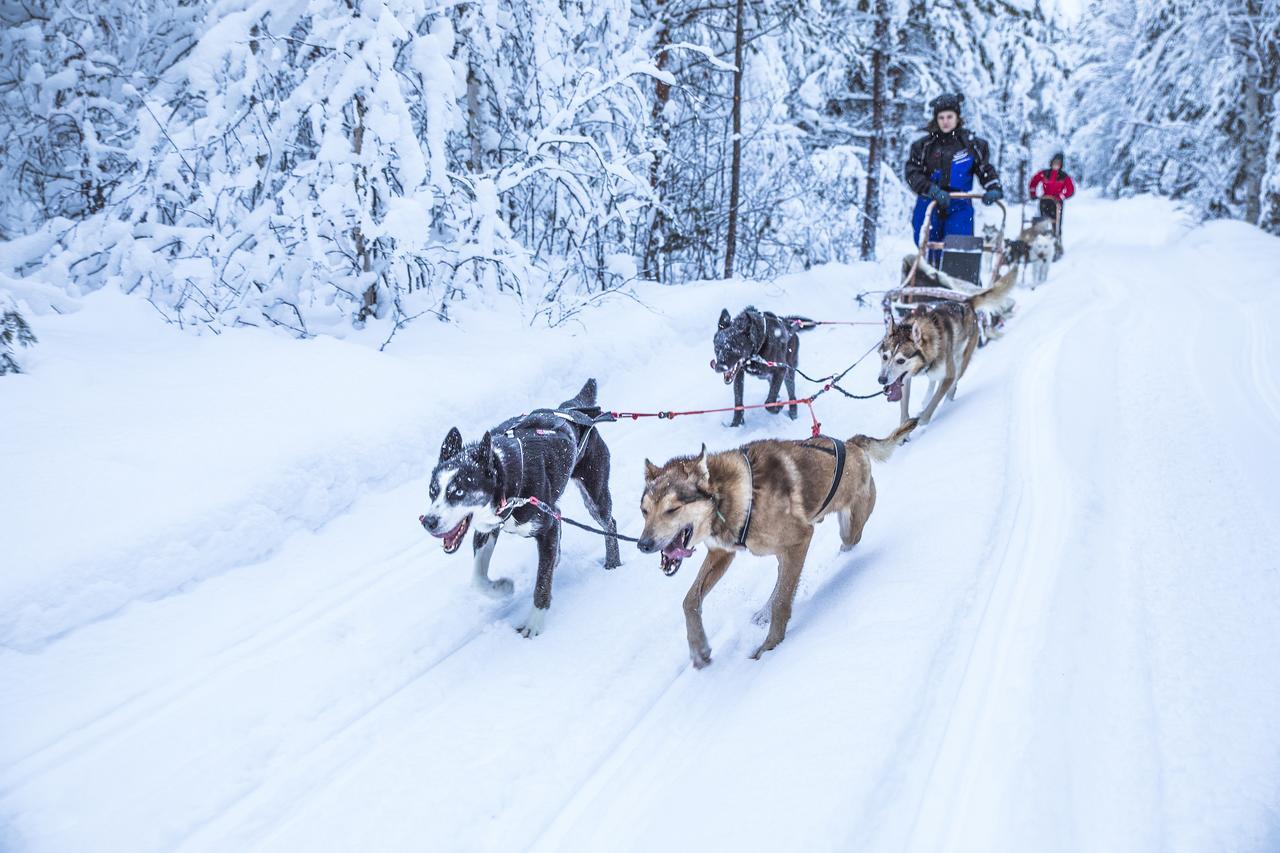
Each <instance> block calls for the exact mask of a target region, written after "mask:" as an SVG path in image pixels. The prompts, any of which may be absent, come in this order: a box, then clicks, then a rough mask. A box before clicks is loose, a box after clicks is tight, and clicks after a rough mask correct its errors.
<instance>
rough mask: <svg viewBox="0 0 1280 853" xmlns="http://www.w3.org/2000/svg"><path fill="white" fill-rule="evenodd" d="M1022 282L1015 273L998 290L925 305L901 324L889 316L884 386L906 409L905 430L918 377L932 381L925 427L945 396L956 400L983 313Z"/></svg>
mask: <svg viewBox="0 0 1280 853" xmlns="http://www.w3.org/2000/svg"><path fill="white" fill-rule="evenodd" d="M1017 277H1018V270H1017V268H1016V267H1015V268H1014V269H1012V270H1010V271H1009V272H1007V273H1006V274H1005V275H1004V276H1003V277H1002V278H1001V279H1000V280H999V281H997V282H996V283H995V285H994V286H993V287H991V288H989V289H987V290H983V291H980V292H978V293H975V294H973V295H972V296H969V297H967V298H965V299H948V300H937V301H933V302H928V303H922V304H920V305H917V306H916V308H915V310H914V311H912V312H911V313H910V314H908V315H907V316H906V317H904V318H903V319H901V320H896V319H894V317H893V315H892V314H890V323H889V328H888V330H887V331H886V332H885V334H884V340H882V341H881V342H880V384H881V385H883V386H884V387H885V393H886V395H887V396H888V398H889V400H890V401H900V402H901V403H902V422H903V423H904V424H905V423H906V422H907V419H908V418H909V417H910V412H909V410H908V406H909V405H910V402H911V379H912V377H914V376H916V375H918V374H921V373H923V374H925V375H926V376H928V377H929V391H928V392H927V394H926V396H927V397H928V398H929V402H928V403H926V404H925V407H924V411H922V412H921V413H920V417H919V420H920V424H921V425H924V424H927V423H929V421H930V420H931V419H932V418H933V413H934V410H935V409H937V408H938V403H940V402H941V401H942V397H943V395H946V397H947V399H949V400H953V399H955V396H956V383H957V382H959V381H960V377H961V376H964V372H965V370H967V369H968V367H969V359H971V358H973V351H974V350H975V349H977V347H978V336H979V328H978V315H977V312H978V310H980V309H983V308H988V307H990V306H993V305H999V304H1000V303H1001V302H1002V301H1003V300H1004V298H1005V295H1006V294H1007V293H1008V292H1009V291H1010V290H1012V289H1013V285H1014V283H1015V282H1016V281H1017Z"/></svg>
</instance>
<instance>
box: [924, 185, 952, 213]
mask: <svg viewBox="0 0 1280 853" xmlns="http://www.w3.org/2000/svg"><path fill="white" fill-rule="evenodd" d="M929 198H931V199H933V200H934V201H936V202H937V203H938V209H939V210H941V211H942V212H943V213H946V212H947V211H948V210H950V209H951V196H949V195H947V194H946V193H945V192H943V190H942V187H940V186H938V185H937V184H929Z"/></svg>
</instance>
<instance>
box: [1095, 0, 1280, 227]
mask: <svg viewBox="0 0 1280 853" xmlns="http://www.w3.org/2000/svg"><path fill="white" fill-rule="evenodd" d="M1135 33H1136V38H1135V37H1134V34H1135ZM1077 38H1078V40H1079V42H1080V43H1081V44H1083V45H1084V47H1085V50H1086V55H1085V61H1084V63H1083V65H1082V68H1081V73H1080V74H1079V75H1078V76H1077V77H1076V80H1075V91H1076V97H1075V98H1074V100H1075V102H1076V103H1077V104H1078V105H1079V106H1078V109H1077V113H1076V115H1077V116H1078V119H1079V129H1078V130H1077V132H1076V134H1075V137H1074V140H1073V147H1074V148H1075V149H1076V150H1078V151H1080V152H1081V154H1082V155H1083V156H1084V157H1085V158H1087V159H1086V162H1087V163H1088V164H1089V166H1090V169H1091V171H1093V170H1096V172H1097V174H1098V175H1099V176H1100V177H1102V178H1104V179H1105V180H1106V182H1107V187H1108V189H1109V190H1110V191H1111V192H1113V193H1116V194H1127V193H1135V192H1158V193H1162V194H1165V195H1169V196H1172V197H1174V198H1181V199H1185V200H1187V201H1188V202H1189V203H1190V204H1191V205H1192V206H1193V207H1194V208H1195V209H1197V210H1199V211H1200V212H1201V213H1202V214H1204V215H1206V216H1230V217H1236V218H1240V219H1244V220H1246V221H1249V222H1254V223H1256V224H1260V225H1263V226H1264V227H1268V228H1271V229H1273V230H1277V233H1280V229H1278V228H1277V216H1276V214H1275V204H1276V202H1275V201H1274V186H1275V183H1276V173H1277V170H1278V169H1280V166H1277V162H1276V157H1275V153H1274V150H1273V140H1274V139H1275V136H1276V132H1277V131H1276V122H1277V120H1278V116H1277V110H1276V94H1277V86H1278V84H1280V2H1277V0H1223V2H1218V3H1205V2H1194V0H1125V2H1124V3H1122V4H1120V6H1119V7H1115V6H1113V5H1112V4H1106V3H1100V2H1095V3H1094V5H1093V6H1092V7H1091V9H1090V13H1089V14H1087V15H1086V16H1085V18H1084V21H1083V23H1082V25H1081V29H1080V32H1079V33H1078V34H1077ZM1102 152H1106V153H1105V154H1103V153H1102Z"/></svg>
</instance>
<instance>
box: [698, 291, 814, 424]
mask: <svg viewBox="0 0 1280 853" xmlns="http://www.w3.org/2000/svg"><path fill="white" fill-rule="evenodd" d="M812 326H813V321H812V320H808V319H806V318H804V317H795V316H792V317H780V316H778V315H777V314H774V313H773V312H772V311H760V310H757V309H756V308H755V306H752V305H748V306H747V307H746V308H745V309H743V310H742V311H741V312H740V313H739V314H738V316H737V317H730V316H729V310H728V309H727V308H726V309H724V310H722V311H721V312H720V321H719V324H718V325H717V327H716V333H715V337H714V339H713V340H712V346H713V347H714V348H715V356H716V357H715V358H713V359H712V360H711V369H712V370H715V371H716V372H718V373H720V374H722V375H723V376H724V381H725V384H726V385H728V384H729V383H730V382H732V383H733V405H734V406H736V407H738V410H737V411H736V412H734V413H733V421H732V422H731V423H730V424H729V426H735V427H736V426H742V425H743V424H744V423H745V422H746V421H745V419H744V418H743V412H742V409H741V406H742V397H743V390H744V389H743V386H744V384H745V381H744V380H745V378H746V376H747V374H751V375H752V376H758V377H760V378H762V379H768V380H769V393H768V395H767V396H766V397H765V403H766V404H769V403H776V402H777V401H778V392H779V391H780V389H781V388H782V385H783V383H784V382H785V383H786V386H787V399H788V400H794V399H795V398H796V368H797V367H799V366H800V332H802V331H805V330H806V329H808V328H812ZM766 361H771V362H775V363H776V364H777V365H778V366H777V367H770V366H769V365H767V364H765V363H764V362H766ZM765 411H767V412H768V413H769V414H771V415H776V414H778V412H781V411H782V406H780V405H779V406H767V407H766V409H765ZM788 415H789V416H790V418H791V419H792V420H795V419H796V404H795V403H792V404H791V407H790V411H789V412H788Z"/></svg>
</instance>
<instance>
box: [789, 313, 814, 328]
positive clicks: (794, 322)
mask: <svg viewBox="0 0 1280 853" xmlns="http://www.w3.org/2000/svg"><path fill="white" fill-rule="evenodd" d="M782 322H784V323H786V324H787V328H788V329H790V330H791V331H793V332H807V331H809V330H810V329H812V328H815V327H816V326H817V325H818V323H817V321H816V320H810V319H809V318H808V317H801V316H800V315H799V314H788V315H787V316H785V317H783V318H782Z"/></svg>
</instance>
